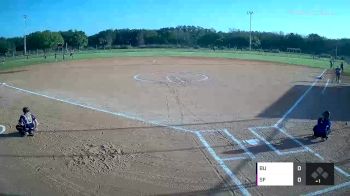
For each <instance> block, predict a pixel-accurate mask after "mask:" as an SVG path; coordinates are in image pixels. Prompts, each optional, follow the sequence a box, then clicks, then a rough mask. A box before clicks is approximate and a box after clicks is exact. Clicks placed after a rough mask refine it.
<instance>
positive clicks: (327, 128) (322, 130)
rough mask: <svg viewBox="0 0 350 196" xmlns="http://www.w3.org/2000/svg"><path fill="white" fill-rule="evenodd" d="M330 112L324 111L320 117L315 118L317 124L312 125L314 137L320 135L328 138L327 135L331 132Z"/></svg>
mask: <svg viewBox="0 0 350 196" xmlns="http://www.w3.org/2000/svg"><path fill="white" fill-rule="evenodd" d="M329 117H330V112H329V111H325V112H323V114H322V118H319V119H318V120H317V125H315V126H314V129H313V131H314V137H316V138H317V137H322V139H328V135H329V134H330V132H331V121H330V118H329Z"/></svg>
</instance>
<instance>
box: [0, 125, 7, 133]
mask: <svg viewBox="0 0 350 196" xmlns="http://www.w3.org/2000/svg"><path fill="white" fill-rule="evenodd" d="M0 128H1V129H0V130H1V131H0V134H2V133H4V132H5V131H6V127H5V126H4V125H0Z"/></svg>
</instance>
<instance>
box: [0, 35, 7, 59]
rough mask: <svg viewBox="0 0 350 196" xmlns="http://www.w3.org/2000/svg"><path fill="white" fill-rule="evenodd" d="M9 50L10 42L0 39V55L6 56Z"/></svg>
mask: <svg viewBox="0 0 350 196" xmlns="http://www.w3.org/2000/svg"><path fill="white" fill-rule="evenodd" d="M8 50H9V44H8V41H7V40H6V39H5V38H2V37H0V54H2V55H4V54H5V53H6V52H8Z"/></svg>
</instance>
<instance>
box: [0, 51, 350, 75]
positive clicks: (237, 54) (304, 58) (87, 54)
mask: <svg viewBox="0 0 350 196" xmlns="http://www.w3.org/2000/svg"><path fill="white" fill-rule="evenodd" d="M143 56H155V57H161V56H184V57H213V58H233V59H244V60H258V61H270V62H277V63H284V64H292V65H302V66H309V67H317V68H328V67H329V59H325V58H317V59H313V58H312V56H311V55H307V54H289V53H266V52H255V51H254V52H249V51H232V50H219V51H218V50H217V51H215V52H214V51H212V50H205V49H198V50H195V49H114V50H98V51H84V52H80V53H75V54H74V59H73V60H80V59H94V58H112V57H143ZM57 59H58V61H62V56H61V55H57ZM70 60H72V59H71V58H70V57H69V55H66V61H70ZM50 62H55V59H54V56H53V55H50V56H48V57H47V59H44V58H43V57H42V56H32V57H30V58H29V59H24V58H8V59H6V62H5V63H4V64H0V70H5V69H13V68H18V67H23V66H27V65H33V64H42V63H50ZM338 64H339V62H336V65H338ZM345 72H346V73H350V68H349V66H348V65H346V64H345Z"/></svg>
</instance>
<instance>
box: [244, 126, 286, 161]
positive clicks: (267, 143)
mask: <svg viewBox="0 0 350 196" xmlns="http://www.w3.org/2000/svg"><path fill="white" fill-rule="evenodd" d="M248 129H249V130H250V132H252V133H253V134H254V135H255V136H256V137H257V138H259V139H260V140H262V141H263V142H265V144H266V145H267V146H268V147H270V148H271V149H272V150H273V151H275V153H276V154H278V155H282V153H281V152H280V151H279V150H278V149H277V148H275V147H274V146H273V145H272V144H271V143H270V142H269V141H267V140H266V139H265V138H263V137H262V136H261V135H259V134H257V133H256V132H255V130H254V128H248Z"/></svg>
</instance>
